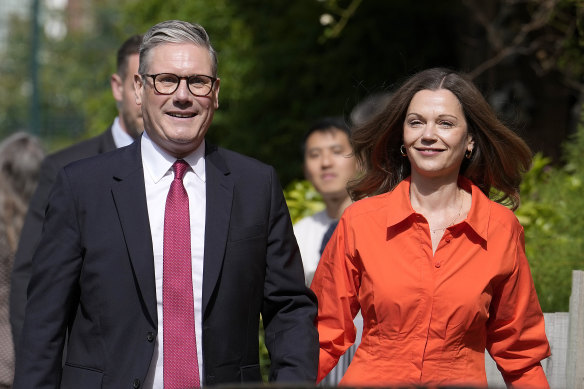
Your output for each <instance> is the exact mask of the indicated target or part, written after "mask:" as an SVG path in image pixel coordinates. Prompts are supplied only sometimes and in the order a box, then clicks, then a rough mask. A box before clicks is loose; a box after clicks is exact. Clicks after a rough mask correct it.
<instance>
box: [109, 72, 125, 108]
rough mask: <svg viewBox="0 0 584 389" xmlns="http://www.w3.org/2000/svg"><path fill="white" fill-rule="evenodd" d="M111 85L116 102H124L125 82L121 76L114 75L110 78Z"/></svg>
mask: <svg viewBox="0 0 584 389" xmlns="http://www.w3.org/2000/svg"><path fill="white" fill-rule="evenodd" d="M110 85H111V87H112V95H113V96H114V99H115V100H116V101H122V99H123V93H124V82H123V80H122V78H121V77H120V75H119V74H117V73H114V74H112V75H111V77H110Z"/></svg>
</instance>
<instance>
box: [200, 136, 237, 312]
mask: <svg viewBox="0 0 584 389" xmlns="http://www.w3.org/2000/svg"><path fill="white" fill-rule="evenodd" d="M205 169H206V178H207V181H206V182H207V189H206V190H207V194H206V198H207V200H206V202H207V212H206V219H205V254H204V266H203V302H202V303H203V304H202V310H203V318H204V316H205V310H206V308H207V305H208V303H209V300H210V298H211V295H212V294H213V290H214V289H215V286H216V284H217V280H218V279H219V274H220V273H221V268H222V266H223V259H224V255H225V245H226V243H227V235H228V232H229V220H230V216H231V203H232V200H233V180H232V179H231V177H230V172H229V169H228V168H227V165H226V164H225V161H224V160H223V158H222V157H221V156H220V155H219V153H218V151H217V147H216V146H213V145H210V144H209V143H208V142H207V145H206V151H205Z"/></svg>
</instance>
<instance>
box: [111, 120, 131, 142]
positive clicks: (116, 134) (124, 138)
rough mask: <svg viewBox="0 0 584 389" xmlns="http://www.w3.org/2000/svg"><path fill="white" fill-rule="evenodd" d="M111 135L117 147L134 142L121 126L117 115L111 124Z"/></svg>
mask: <svg viewBox="0 0 584 389" xmlns="http://www.w3.org/2000/svg"><path fill="white" fill-rule="evenodd" d="M112 136H113V138H114V143H115V144H116V147H117V148H120V147H124V146H128V145H130V144H132V143H134V138H132V137H131V136H130V135H128V133H127V132H126V131H124V129H123V128H122V126H121V124H120V118H119V116H116V118H115V119H114V123H113V124H112Z"/></svg>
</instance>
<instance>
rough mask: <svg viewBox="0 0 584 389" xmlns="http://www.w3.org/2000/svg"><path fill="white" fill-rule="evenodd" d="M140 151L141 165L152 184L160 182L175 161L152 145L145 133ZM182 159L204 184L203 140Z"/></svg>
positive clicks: (159, 148) (158, 147) (174, 158)
mask: <svg viewBox="0 0 584 389" xmlns="http://www.w3.org/2000/svg"><path fill="white" fill-rule="evenodd" d="M141 149H142V164H143V166H144V169H146V170H147V171H148V173H149V174H150V177H151V178H152V180H153V181H154V182H158V181H160V180H161V179H162V177H164V175H165V174H167V172H168V171H169V170H170V168H171V167H172V164H173V163H174V162H175V161H176V159H177V158H176V157H173V156H172V155H170V154H168V153H167V152H166V151H164V150H163V149H162V148H161V147H160V146H158V145H157V144H156V143H154V142H153V141H152V139H151V138H150V137H149V136H148V133H147V132H146V131H144V132H143V133H142V143H141ZM183 159H184V160H185V161H186V162H187V163H188V164H189V165H190V167H191V169H193V172H194V173H195V174H196V175H197V177H198V178H199V179H200V180H201V181H202V182H205V180H206V175H205V140H203V141H202V142H201V144H200V145H199V147H197V148H196V149H195V151H193V152H192V153H191V154H189V155H188V156H186V157H184V158H183Z"/></svg>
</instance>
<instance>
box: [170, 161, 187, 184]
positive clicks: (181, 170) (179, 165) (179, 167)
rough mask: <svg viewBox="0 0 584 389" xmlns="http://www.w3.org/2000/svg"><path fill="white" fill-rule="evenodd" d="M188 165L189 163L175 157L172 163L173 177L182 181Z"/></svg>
mask: <svg viewBox="0 0 584 389" xmlns="http://www.w3.org/2000/svg"><path fill="white" fill-rule="evenodd" d="M188 167H189V164H188V163H186V161H185V160H184V159H177V160H176V161H175V163H174V164H173V165H172V170H174V178H176V179H179V180H181V181H182V179H183V177H184V175H185V172H186V171H187V168H188Z"/></svg>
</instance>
